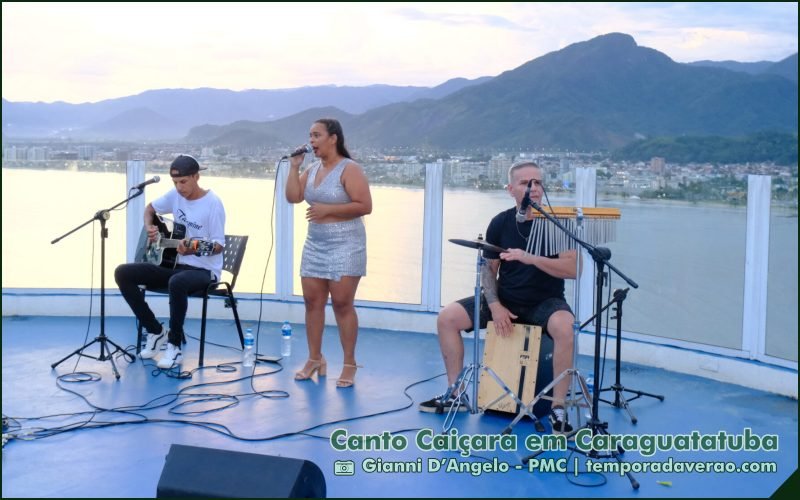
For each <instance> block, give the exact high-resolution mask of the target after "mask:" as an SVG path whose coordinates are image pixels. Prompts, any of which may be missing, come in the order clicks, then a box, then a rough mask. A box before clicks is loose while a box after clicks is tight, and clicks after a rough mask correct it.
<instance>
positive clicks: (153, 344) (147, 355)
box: [139, 326, 169, 359]
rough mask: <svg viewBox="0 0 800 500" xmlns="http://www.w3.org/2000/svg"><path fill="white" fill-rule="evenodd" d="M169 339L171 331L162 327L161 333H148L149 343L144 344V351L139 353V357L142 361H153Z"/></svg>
mask: <svg viewBox="0 0 800 500" xmlns="http://www.w3.org/2000/svg"><path fill="white" fill-rule="evenodd" d="M167 337H169V329H168V328H164V327H163V326H162V327H161V333H148V334H147V341H146V342H145V343H144V349H142V350H141V352H139V356H140V357H141V358H142V359H153V358H155V357H156V354H158V351H160V350H161V347H162V346H163V345H164V342H166V341H167Z"/></svg>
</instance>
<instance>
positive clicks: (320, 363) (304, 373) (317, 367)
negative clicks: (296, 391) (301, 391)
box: [294, 357, 328, 380]
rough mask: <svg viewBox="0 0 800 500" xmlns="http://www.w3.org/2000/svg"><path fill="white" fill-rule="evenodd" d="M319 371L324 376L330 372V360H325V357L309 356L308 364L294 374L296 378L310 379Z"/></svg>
mask: <svg viewBox="0 0 800 500" xmlns="http://www.w3.org/2000/svg"><path fill="white" fill-rule="evenodd" d="M316 372H319V376H320V377H324V376H325V375H327V373H328V362H327V361H325V358H322V357H320V359H311V358H308V361H306V366H304V367H303V369H302V370H300V371H298V372H296V373H295V374H294V379H295V380H308V379H310V378H311V377H313V376H314V373H316Z"/></svg>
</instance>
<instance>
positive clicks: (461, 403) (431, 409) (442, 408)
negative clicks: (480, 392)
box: [418, 393, 469, 413]
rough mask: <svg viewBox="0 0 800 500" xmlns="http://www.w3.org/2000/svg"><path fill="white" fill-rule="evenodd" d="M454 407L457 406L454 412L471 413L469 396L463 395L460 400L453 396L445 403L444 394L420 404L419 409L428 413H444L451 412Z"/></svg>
mask: <svg viewBox="0 0 800 500" xmlns="http://www.w3.org/2000/svg"><path fill="white" fill-rule="evenodd" d="M453 405H456V406H455V407H454V408H453V411H469V399H468V398H467V395H466V394H465V393H462V394H461V396H459V397H458V398H455V397H452V396H451V397H450V399H448V400H447V401H444V394H440V395H438V396H436V397H435V398H433V399H429V400H428V401H425V402H423V403H420V404H419V406H418V408H419V411H424V412H426V413H444V412H449V411H450V408H451V407H452V406H453Z"/></svg>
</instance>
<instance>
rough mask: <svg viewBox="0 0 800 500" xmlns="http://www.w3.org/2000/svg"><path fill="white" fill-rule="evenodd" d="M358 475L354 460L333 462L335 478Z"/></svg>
mask: <svg viewBox="0 0 800 500" xmlns="http://www.w3.org/2000/svg"><path fill="white" fill-rule="evenodd" d="M355 473H356V463H355V462H353V461H352V460H337V461H335V462H333V475H334V476H353V475H355Z"/></svg>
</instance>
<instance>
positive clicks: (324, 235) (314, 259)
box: [300, 158, 367, 281]
mask: <svg viewBox="0 0 800 500" xmlns="http://www.w3.org/2000/svg"><path fill="white" fill-rule="evenodd" d="M351 161H352V160H350V159H348V158H345V159H343V160H342V161H341V162H339V164H338V165H336V167H334V169H333V170H332V171H331V172H330V173H329V174H328V175H327V176H326V177H325V178H324V179H322V182H321V183H320V185H319V186H318V187H314V182H315V180H316V178H317V172H319V169H320V167H321V165H322V164H321V162H317V163H315V164H314V165H312V166H311V167H310V168H311V170H310V171H309V173H308V178H307V179H306V189H305V199H306V201H307V202H308V203H309V205H313V204H314V203H329V204H343V203H350V202H351V201H352V200H351V199H350V196H348V194H347V192H346V191H345V190H344V186H342V180H341V178H342V172H344V168H345V166H347V164H348V163H349V162H351ZM366 275H367V233H366V231H365V230H364V222H363V221H362V220H361V217H357V218H355V219H352V220H348V221H344V222H332V223H329V224H317V223H315V222H309V223H308V236H307V237H306V244H305V246H303V258H302V260H301V261H300V276H301V277H303V278H322V279H327V280H333V281H339V280H340V279H341V277H342V276H366Z"/></svg>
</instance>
